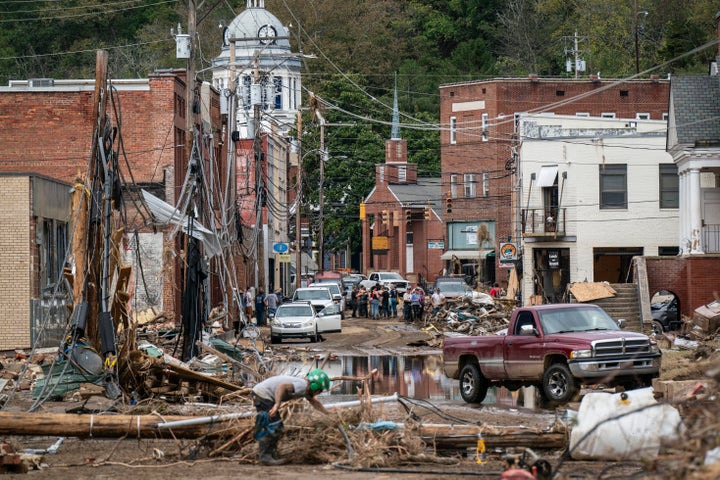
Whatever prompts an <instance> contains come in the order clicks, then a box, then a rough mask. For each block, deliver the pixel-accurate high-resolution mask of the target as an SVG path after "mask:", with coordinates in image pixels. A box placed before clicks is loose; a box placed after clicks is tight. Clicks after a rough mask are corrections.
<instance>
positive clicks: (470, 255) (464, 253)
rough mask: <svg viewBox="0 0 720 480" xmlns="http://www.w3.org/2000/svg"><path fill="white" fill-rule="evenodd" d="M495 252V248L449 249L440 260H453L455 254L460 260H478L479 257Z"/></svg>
mask: <svg viewBox="0 0 720 480" xmlns="http://www.w3.org/2000/svg"><path fill="white" fill-rule="evenodd" d="M493 252H494V250H447V251H446V252H445V253H443V254H442V255H440V260H452V257H453V255H455V256H456V257H457V258H459V259H460V260H477V259H478V258H485V257H486V256H487V255H488V254H490V253H493Z"/></svg>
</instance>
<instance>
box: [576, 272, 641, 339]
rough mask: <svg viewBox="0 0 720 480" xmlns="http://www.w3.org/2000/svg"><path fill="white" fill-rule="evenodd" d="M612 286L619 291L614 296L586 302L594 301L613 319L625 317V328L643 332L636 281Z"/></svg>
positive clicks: (593, 302) (612, 284)
mask: <svg viewBox="0 0 720 480" xmlns="http://www.w3.org/2000/svg"><path fill="white" fill-rule="evenodd" d="M610 286H611V287H612V288H613V289H614V290H615V291H616V292H617V293H616V294H615V296H614V297H612V298H601V299H598V300H592V301H589V302H586V303H592V304H595V305H597V306H599V307H601V308H602V309H603V310H605V311H606V312H607V313H608V315H610V317H612V319H613V320H615V321H617V320H619V319H621V318H624V319H625V329H627V330H632V331H635V332H641V331H642V330H643V328H642V313H641V311H640V301H639V298H638V287H637V285H636V284H634V283H611V284H610Z"/></svg>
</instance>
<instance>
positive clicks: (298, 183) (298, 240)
mask: <svg viewBox="0 0 720 480" xmlns="http://www.w3.org/2000/svg"><path fill="white" fill-rule="evenodd" d="M297 116H298V119H297V132H298V154H297V155H298V169H297V178H296V180H295V288H300V287H302V280H301V278H300V274H301V273H302V228H301V227H302V226H301V222H302V208H301V207H302V195H303V193H302V191H303V186H302V177H303V175H302V111H298V114H297Z"/></svg>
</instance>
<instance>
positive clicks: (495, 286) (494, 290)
mask: <svg viewBox="0 0 720 480" xmlns="http://www.w3.org/2000/svg"><path fill="white" fill-rule="evenodd" d="M490 296H491V297H493V298H500V285H498V284H497V282H495V283H494V284H493V288H491V289H490Z"/></svg>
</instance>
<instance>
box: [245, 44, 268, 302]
mask: <svg viewBox="0 0 720 480" xmlns="http://www.w3.org/2000/svg"><path fill="white" fill-rule="evenodd" d="M259 56H260V51H256V52H255V60H254V62H253V84H252V86H251V87H250V97H251V103H252V105H253V128H254V131H253V132H252V134H253V156H254V160H255V198H256V205H257V211H256V216H255V231H256V233H257V244H256V252H257V257H256V260H257V261H256V262H255V265H256V267H255V268H256V269H257V276H256V277H255V286H256V287H263V288H265V252H264V248H263V245H264V243H263V238H264V235H263V230H262V229H263V204H264V203H265V186H264V183H263V149H262V136H261V135H260V133H261V128H260V109H261V108H262V85H261V84H260V65H259V62H260V59H259ZM248 133H250V132H248Z"/></svg>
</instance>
